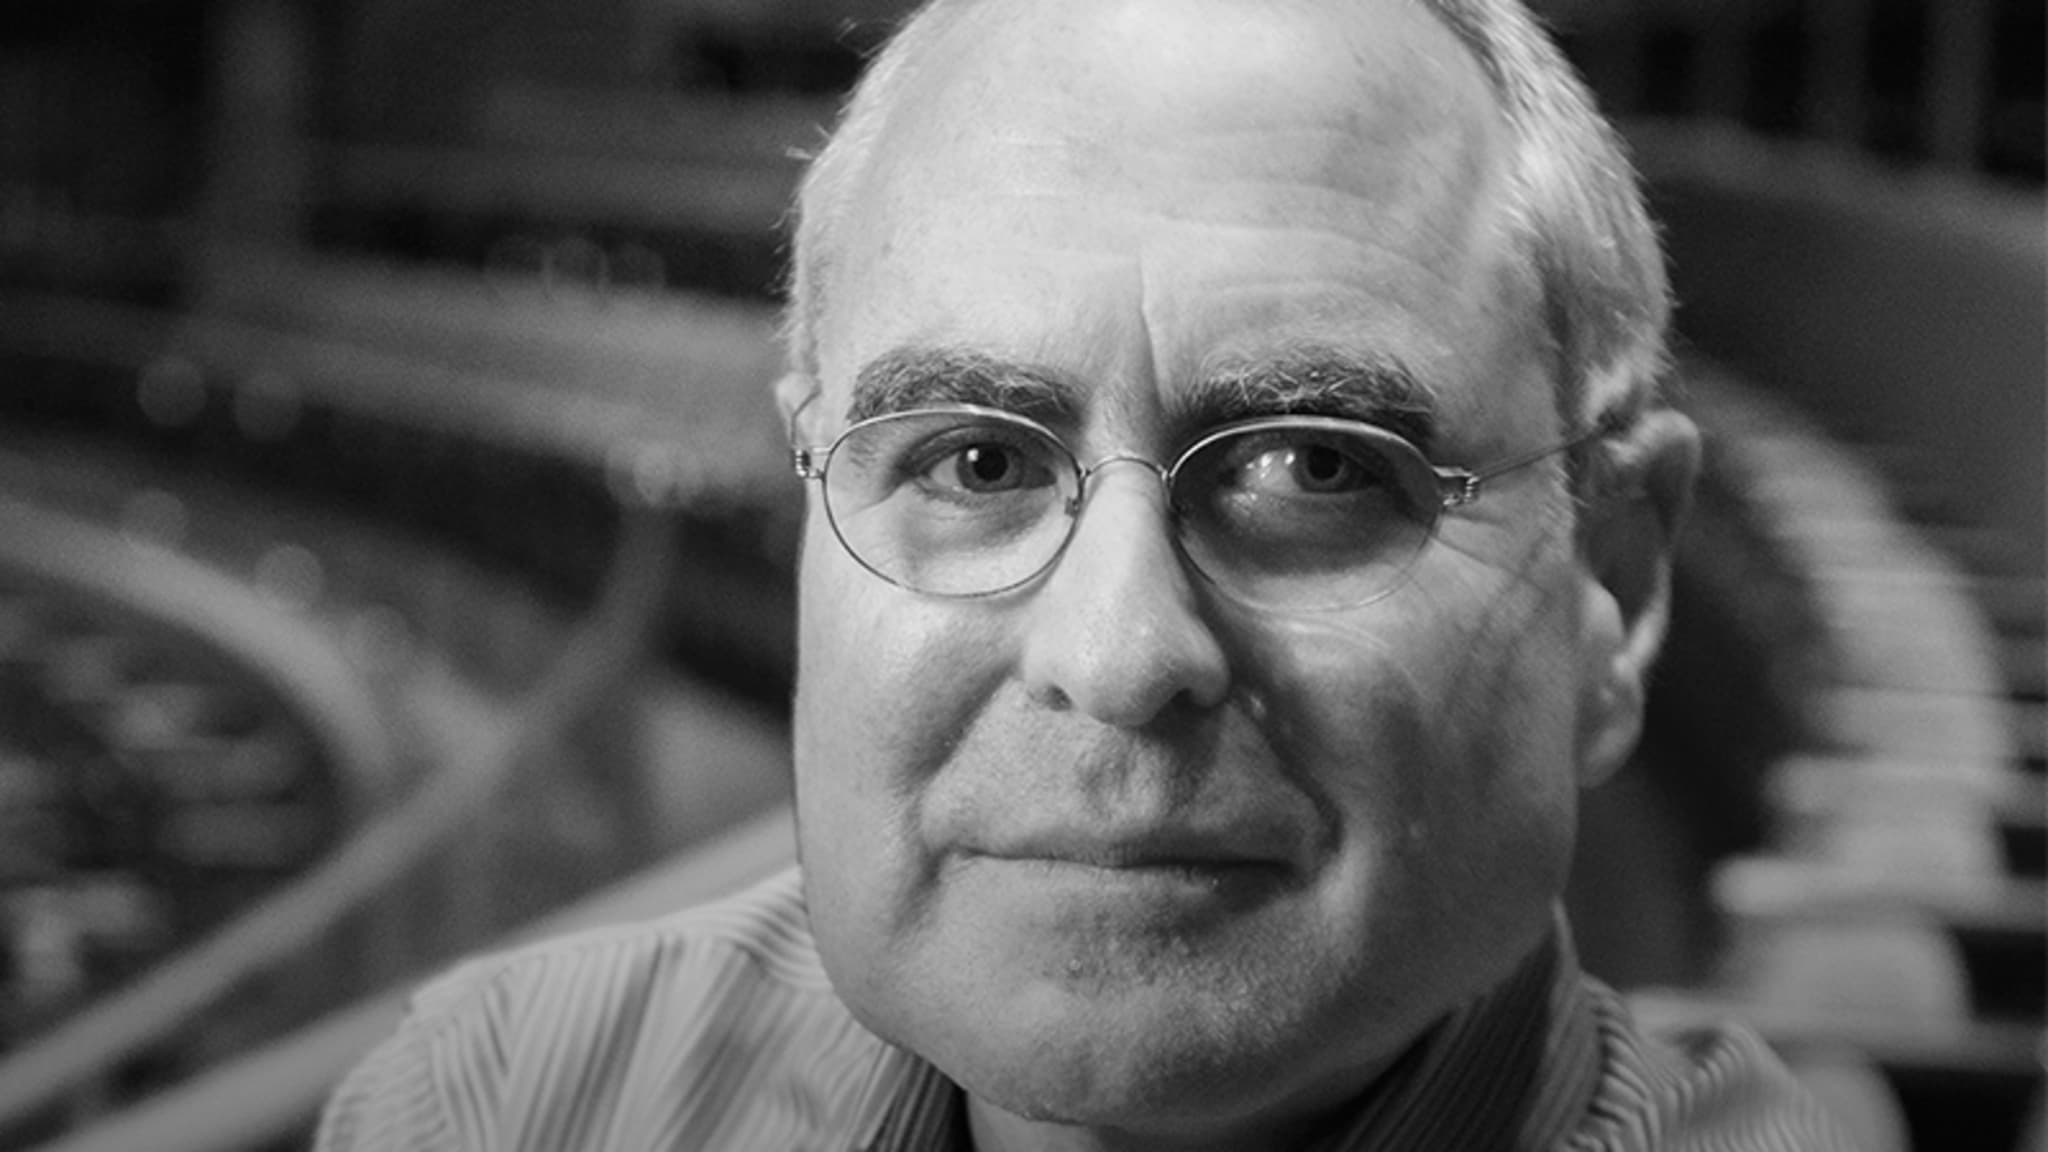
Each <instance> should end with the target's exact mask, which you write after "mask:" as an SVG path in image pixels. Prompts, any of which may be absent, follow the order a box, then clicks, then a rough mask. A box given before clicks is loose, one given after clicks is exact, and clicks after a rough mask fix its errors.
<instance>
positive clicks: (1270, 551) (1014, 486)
mask: <svg viewBox="0 0 2048 1152" xmlns="http://www.w3.org/2000/svg"><path fill="white" fill-rule="evenodd" d="M1609 430H1610V428H1609V427H1608V425H1606V424H1604V423H1603V424H1601V425H1598V426H1595V427H1594V428H1592V429H1591V430H1589V431H1588V432H1586V433H1584V434H1582V435H1579V436H1576V437H1573V438H1572V439H1569V440H1566V441H1564V442H1563V443H1560V444H1555V445H1552V446H1549V447H1546V448H1544V449H1542V450H1540V451H1536V452H1532V453H1529V454H1527V455H1523V456H1518V457H1516V458H1514V459H1511V460H1507V461H1504V462H1501V463H1498V464H1494V465H1491V466H1489V467H1486V468H1483V469H1479V470H1477V471H1468V470H1465V469H1462V468H1440V467H1437V466H1435V465H1432V464H1431V463H1430V462H1429V461H1428V460H1427V459H1425V458H1424V457H1423V455H1422V452H1421V451H1420V450H1419V449H1417V448H1416V447H1415V446H1414V445H1413V444H1411V443H1409V442H1408V441H1407V440H1405V439H1403V438H1402V437H1401V436H1399V435H1397V434H1395V433H1393V432H1390V431H1388V430H1386V429H1384V428H1380V427H1378V426H1375V425H1372V424H1367V423H1364V422H1361V421H1357V420H1346V419H1337V418H1332V417H1325V416H1269V417H1260V418H1257V419H1251V420H1242V421H1238V422H1236V423H1232V424H1226V425H1223V426H1221V427H1218V428H1215V429H1212V430H1210V431H1209V432H1207V433H1205V434H1204V435H1202V436H1201V437H1200V438H1198V439H1196V440H1195V441H1194V442H1193V443H1191V444H1189V445H1188V446H1187V448H1186V449H1184V450H1183V451H1182V452H1181V453H1180V455H1179V456H1177V457H1176V458H1175V459H1174V461H1173V463H1172V464H1171V465H1167V466H1161V465H1160V464H1158V463H1155V462H1153V461H1150V460H1145V459H1142V458H1140V457H1135V456H1127V455H1116V456H1110V457H1107V458H1105V459H1102V460H1098V461H1096V462H1095V463H1093V464H1090V465H1086V466H1084V465H1083V464H1082V463H1081V462H1080V461H1079V460H1078V459H1076V458H1075V456H1074V454H1073V452H1072V451H1071V450H1070V449H1069V448H1068V447H1067V446H1066V444H1065V442H1063V441H1062V440H1061V439H1060V438H1059V437H1058V436H1057V435H1055V434H1054V433H1053V432H1052V431H1051V430H1050V429H1048V428H1046V427H1045V426H1044V425H1042V424H1039V423H1038V422H1036V421H1034V420H1031V419H1028V418H1026V417H1023V416H1019V415H1017V414H1015V413H1012V412H1005V411H1002V410H999V409H993V408H983V407H978V406H973V405H951V406H945V407H936V408H920V409H915V410H912V411H905V412H891V413H887V414H885V415H881V416H875V417H871V418H869V419H866V420H861V421H859V422H857V423H855V424H853V425H852V426H851V427H849V428H847V429H846V431H844V432H842V433H840V434H839V437H838V438H837V439H836V440H834V441H833V442H832V443H831V444H830V445H829V446H826V447H824V448H805V447H801V446H796V447H792V448H791V450H790V455H791V459H792V462H793V464H794V465H795V468H796V472H797V475H798V476H800V477H802V478H804V479H806V480H815V481H817V482H818V483H819V485H820V486H821V488H822V489H823V493H824V500H825V514H826V517H827V518H828V519H829V520H830V522H831V525H832V530H833V533H834V534H835V535H837V536H838V538H839V542H840V544H841V545H843V546H844V547H845V548H846V551H847V553H848V554H849V555H851V556H852V557H853V558H854V559H855V560H857V561H859V562H860V564H861V565H862V566H863V567H865V568H867V569H868V570H869V571H870V572H873V573H874V574H875V575H876V576H879V577H881V578H882V579H884V580H887V581H889V582H890V583H892V584H896V585H899V586H901V587H904V588H907V589H910V590H912V591H915V592H919V593H923V594H925V595H930V596H941V597H954V598H960V597H975V596H992V595H996V594H998V593H1002V592H1007V591H1010V590H1012V589H1015V588H1017V587H1020V586H1022V585H1024V584H1027V583H1029V582H1031V581H1032V580H1034V579H1036V578H1037V577H1038V576H1040V575H1041V574H1043V573H1044V572H1045V571H1046V570H1047V569H1049V568H1051V567H1052V566H1053V564H1054V563H1055V562H1057V561H1058V559H1059V557H1060V554H1061V553H1062V552H1063V551H1064V550H1065V549H1066V546H1067V541H1068V540H1070V539H1072V537H1073V534H1074V529H1075V526H1076V524H1078V523H1079V519H1080V513H1081V510H1082V508H1083V506H1084V505H1085V503H1086V500H1087V491H1088V482H1089V480H1090V478H1091V477H1093V476H1094V475H1095V474H1096V473H1098V472H1100V471H1101V470H1102V469H1104V468H1105V467H1107V466H1108V465H1110V464H1114V463H1129V464H1135V465H1138V466H1140V467H1143V468H1145V469H1147V470H1149V471H1151V472H1153V473H1154V474H1155V475H1157V476H1158V477H1159V479H1160V481H1161V482H1162V483H1163V484H1164V485H1165V487H1166V492H1167V497H1168V506H1169V507H1170V508H1171V510H1172V516H1173V523H1174V530H1175V540H1176V543H1177V545H1178V547H1179V549H1180V552H1181V554H1182V555H1183V556H1185V557H1186V558H1187V560H1188V563H1189V564H1190V565H1191V566H1192V567H1193V568H1194V569H1195V571H1197V572H1199V573H1200V574H1201V575H1202V576H1203V577H1204V578H1206V579H1207V580H1209V581H1210V582H1211V583H1213V584H1215V585H1216V586H1217V587H1219V588H1221V589H1222V590H1224V591H1225V592H1226V593H1228V594H1229V595H1230V596H1232V597H1233V598H1235V599H1237V600H1239V601H1242V602H1244V603H1248V604H1252V605H1256V606H1260V607H1269V608H1278V609H1286V610H1296V611H1300V610H1311V611H1312V610H1323V609H1335V608H1345V607H1352V606H1356V605H1359V604H1364V603H1367V602H1370V601H1372V600H1375V599H1378V598H1379V597H1381V596H1384V595H1386V594H1387V593H1388V592H1391V591H1392V590H1394V589H1395V588H1396V587H1398V586H1399V585H1400V584H1401V582H1402V581H1403V580H1404V579H1405V578H1406V576H1407V574H1408V572H1409V570H1410V569H1411V568H1412V567H1413V565H1414V562H1415V559H1416V557H1418V556H1419V555H1421V553H1422V549H1423V547H1424V546H1425V545H1426V544H1427V543H1428V542H1429V540H1430V538H1431V537H1432V536H1433V535H1434V534H1435V532H1436V527H1437V524H1438V522H1439V520H1440V519H1441V518H1442V516H1443V513H1444V512H1445V511H1447V510H1449V509H1451V508H1456V507H1458V506H1460V505H1464V504H1469V503H1471V502H1472V501H1474V500H1476V499H1478V498H1479V495H1480V493H1481V490H1482V487H1483V486H1484V484H1485V483H1486V482H1487V481H1489V480H1491V479H1493V478H1495V477H1497V476H1500V475H1501V474H1503V473H1506V472H1511V471H1513V470H1515V469H1518V468H1522V467H1525V466H1527V465H1529V464H1533V463H1535V462H1536V461H1538V460H1541V459H1543V458H1545V457H1547V456H1551V455H1555V454H1557V453H1559V452H1564V451H1567V450H1569V449H1571V448H1574V447H1576V446H1578V445H1579V444H1582V443H1584V442H1585V441H1587V440H1589V439H1592V438H1593V437H1596V436H1599V435H1602V434H1604V433H1606V432H1607V431H1609Z"/></svg>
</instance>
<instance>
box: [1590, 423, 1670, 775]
mask: <svg viewBox="0 0 2048 1152" xmlns="http://www.w3.org/2000/svg"><path fill="white" fill-rule="evenodd" d="M1699 459H1700V441H1699V430H1698V429H1697V428H1695V427H1694V426H1693V423H1692V421H1691V420H1689V419H1687V418H1686V417H1685V416H1683V415H1681V414H1679V413H1677V412H1673V411H1670V410H1668V409H1654V410H1652V411H1649V412H1646V413H1644V414H1643V415H1642V416H1641V417H1640V418H1638V419H1637V420H1636V421H1635V422H1634V423H1633V424H1632V425H1630V426H1629V427H1628V428H1627V429H1625V430H1624V431H1622V432H1620V433H1618V434H1616V435H1614V436H1611V437H1608V438H1606V439H1604V440H1602V441H1599V442H1597V443H1596V444H1595V446H1594V449H1593V457H1592V458H1591V459H1590V460H1589V461H1588V467H1589V472H1588V473H1587V476H1586V481H1587V482H1586V484H1585V502H1584V505H1583V507H1582V508H1581V509H1580V512H1579V531H1578V544H1579V557H1580V562H1581V564H1582V565H1583V568H1582V581H1583V588H1582V591H1583V595H1584V603H1583V605H1582V613H1581V649H1580V661H1581V663H1580V668H1579V726H1578V740H1579V749H1578V751H1579V782H1580V785H1581V786H1582V787H1591V786H1593V785H1594V784H1598V783H1600V782H1601V781H1602V780H1605V779H1606V778H1607V777H1608V776H1610V775H1612V774H1613V772H1614V770H1615V769H1617V768H1619V767H1621V765H1622V764H1623V763H1624V762H1625V761H1626V760H1627V759H1628V756H1629V754H1630V753H1631V752H1632V751H1634V750H1635V745H1636V740H1637V738H1638V737H1640V736H1641V735H1642V728H1643V700H1644V696H1645V693H1646V691H1647V688H1648V680H1649V674H1650V667H1651V665H1653V664H1654V663H1656V660H1657V653H1658V651H1659V650H1660V649H1661V648H1662V647H1663V644H1664V630H1665V625H1666V624H1667V623H1668V621H1669V619H1670V611H1671V550H1672V543H1673V540H1674V539H1675V538H1676V536H1677V534H1678V528H1679V525H1680V523H1681V522H1683V520H1684V519H1685V512H1686V508H1687V506H1688V505H1689V504H1690V503H1691V499H1692V486H1693V480H1694V478H1695V477H1696V476H1697V475H1698V472H1699Z"/></svg>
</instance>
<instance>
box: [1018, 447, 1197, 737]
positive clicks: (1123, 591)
mask: <svg viewBox="0 0 2048 1152" xmlns="http://www.w3.org/2000/svg"><path fill="white" fill-rule="evenodd" d="M1130 463H1132V464H1135V465H1138V466H1137V467H1118V468H1114V469H1109V470H1104V465H1100V464H1098V465H1097V470H1096V471H1095V472H1094V474H1093V475H1092V476H1091V477H1090V480H1089V484H1088V487H1087V491H1086V493H1085V498H1084V503H1083V506H1082V507H1081V509H1080V510H1079V511H1078V512H1077V513H1076V514H1077V515H1078V516H1079V517H1080V522H1079V523H1078V524H1076V525H1075V527H1074V535H1073V537H1072V538H1071V539H1070V540H1068V541H1067V548H1066V551H1065V552H1064V553H1063V554H1062V555H1061V557H1060V561H1059V564H1058V565H1057V566H1055V567H1054V568H1053V570H1052V571H1051V572H1050V573H1048V574H1047V575H1046V577H1045V583H1044V584H1043V585H1042V586H1041V587H1040V589H1039V591H1038V594H1037V595H1036V596H1034V597H1033V598H1032V605H1031V615H1030V617H1029V619H1028V621H1027V623H1026V628H1027V632H1026V635H1025V637H1024V642H1023V668H1022V675H1023V677H1024V681H1025V686H1026V688H1027V689H1028V690H1029V691H1030V693H1031V695H1032V698H1033V699H1035V700H1038V701H1039V702H1041V703H1043V704H1045V705H1047V706H1049V707H1053V708H1061V709H1065V708H1072V709H1074V710H1076V711H1079V712H1082V713H1084V714H1086V715H1088V716H1091V717H1093V718H1095V719H1097V720H1099V721H1101V722H1103V723H1105V724H1110V725H1114V726H1116V727H1120V728H1141V727H1144V726H1145V725H1147V724H1150V723H1152V722H1153V721H1154V720H1156V719H1158V718H1160V717H1161V716H1162V715H1163V714H1165V713H1167V712H1168V711H1169V710H1172V709H1176V708H1183V709H1189V710H1194V711H1200V710H1206V709H1210V708H1214V707H1216V706H1217V705H1219V704H1221V703H1222V702H1223V700H1224V698H1225V696H1226V695H1227V694H1228V693H1229V689H1230V665H1229V661H1228V659H1227V657H1226V655H1225V653H1224V649H1223V645H1222V644H1221V642H1220V641H1219V640H1218V638H1217V635H1216V633H1215V632H1214V630H1213V629H1212V627H1211V625H1210V624H1209V622H1208V621H1207V620H1205V619H1204V617H1203V615H1202V612H1201V610H1200V605H1199V603H1198V601H1197V599H1196V596H1195V588H1194V586H1193V584H1192V582H1191V581H1192V580H1193V579H1194V578H1193V577H1192V576H1191V575H1190V573H1189V572H1188V571H1187V569H1186V568H1185V567H1184V566H1183V564H1182V561H1181V557H1180V554H1179V552H1178V551H1177V550H1176V549H1175V548H1174V546H1173V538H1172V524H1171V520H1170V518H1169V513H1168V510H1167V506H1166V491H1165V486H1164V485H1162V484H1160V483H1159V482H1158V478H1157V474H1156V472H1153V471H1152V466H1151V465H1150V464H1147V463H1145V462H1143V461H1136V460H1133V461H1130ZM1148 472H1150V473H1151V474H1149V475H1148Z"/></svg>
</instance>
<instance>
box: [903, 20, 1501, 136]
mask: <svg viewBox="0 0 2048 1152" xmlns="http://www.w3.org/2000/svg"><path fill="white" fill-rule="evenodd" d="M1490 105H1491V92H1490V89H1489V88H1488V87H1487V84H1486V81H1485V76H1484V73H1483V72H1482V71H1481V69H1480V68H1479V65H1478V62H1477V61H1476V60H1475V59H1473V58H1472V56H1471V54H1470V53H1469V52H1468V51H1467V50H1466V49H1465V47H1464V45H1463V43H1462V42H1461V41H1460V40H1459V39H1458V38H1457V36H1456V35H1454V34H1453V33H1452V32H1451V30H1450V29H1449V28H1448V27H1447V26H1445V25H1444V24H1443V23H1442V22H1441V21H1440V20H1438V19H1437V17H1436V16H1435V15H1434V14H1433V13H1432V12H1430V11H1429V10H1428V9H1427V8H1426V7H1425V6H1424V5H1423V4H1421V3H1420V2H1419V0H1034V2H1031V3H1023V2H1019V0H994V2H992V3H983V4H976V5H970V6H966V8H965V10H964V11H963V12H962V13H961V14H960V15H959V16H958V18H957V19H955V20H954V21H953V22H952V23H951V24H950V26H949V27H948V29H947V31H946V33H945V34H944V35H943V36H942V37H940V38H939V39H938V40H937V41H936V42H935V43H933V44H931V45H930V46H929V50H928V51H926V52H924V53H923V54H922V55H921V56H920V57H919V58H916V59H914V60H913V61H912V62H911V64H910V66H909V67H908V68H907V69H906V71H905V76H904V84H903V90H902V93H901V98H900V101H899V106H900V107H903V108H906V109H909V110H910V115H908V116H905V117H897V118H896V120H895V123H894V124H893V125H892V128H897V129H901V128H903V127H909V128H910V129H911V131H910V132H909V133H904V134H903V135H901V136H899V137H898V139H897V140H896V141H894V142H895V143H899V144H901V145H904V146H907V147H908V148H910V149H911V150H913V151H914V150H916V149H917V148H918V147H919V146H920V145H923V146H935V145H936V146H941V147H944V146H957V145H959V144H961V143H963V142H970V143H971V142H972V140H973V139H975V138H977V136H978V135H979V133H976V132H975V128H976V127H977V126H985V125H987V124H988V123H989V121H991V120H993V121H994V122H996V123H997V124H1000V125H1003V126H1005V127H1008V128H1009V129H1011V130H1015V131H1023V132H1029V131H1031V130H1032V129H1033V128H1034V127H1045V128H1049V129H1051V130H1052V131H1054V132H1057V133H1059V134H1061V135H1064V136H1067V137H1070V138H1071V137H1075V136H1079V135H1082V134H1085V133H1087V132H1089V131H1090V130H1091V129H1092V130H1094V131H1095V132H1098V133H1100V134H1102V135H1103V136H1104V137H1105V138H1107V139H1111V140H1114V139H1115V138H1117V137H1119V136H1125V135H1133V136H1135V135H1138V134H1141V133H1145V132H1153V133H1169V132H1173V131H1175V130H1176V129H1182V130H1192V131H1197V132H1203V133H1215V134H1228V133H1232V132H1239V131H1242V132H1258V131H1262V130H1276V129H1277V130H1281V131H1285V130H1288V129H1289V128H1290V127H1294V126H1299V125H1301V124H1303V123H1305V122H1315V121H1323V122H1326V125H1327V126H1331V127H1339V128H1343V129H1348V130H1350V131H1353V132H1356V133H1357V134H1359V135H1360V136H1361V137H1363V138H1364V139H1365V140H1366V141H1370V140H1372V139H1374V138H1386V137H1389V136H1398V134H1400V133H1402V132H1404V131H1435V130H1441V128H1442V126H1443V124H1444V123H1446V122H1454V121H1457V120H1460V119H1469V118H1472V117H1474V116H1475V115H1478V114H1480V113H1482V112H1483V110H1485V109H1487V108H1488V107H1489V106H1490ZM1090 110H1093V111H1095V112H1096V113H1098V115H1096V116H1095V117H1092V118H1091V117H1089V116H1088V115H1087V113H1088V112H1089V111H1090ZM1041 116H1042V117H1044V118H1045V120H1044V121H1043V122H1041V121H1040V120H1039V117H1041ZM919 129H924V130H928V132H929V136H928V137H927V138H926V139H922V140H920V139H917V138H916V134H917V132H918V130H919ZM963 133H965V135H963ZM1120 142H1123V143H1129V141H1120ZM888 143H890V141H887V140H886V139H885V146H886V145H887V144H888Z"/></svg>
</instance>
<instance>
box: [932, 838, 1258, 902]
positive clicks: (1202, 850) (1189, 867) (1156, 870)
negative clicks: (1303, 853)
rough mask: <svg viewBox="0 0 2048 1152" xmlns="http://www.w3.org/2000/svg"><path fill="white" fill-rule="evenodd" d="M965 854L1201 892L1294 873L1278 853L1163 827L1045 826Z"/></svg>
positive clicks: (1064, 874) (1073, 875) (1083, 877)
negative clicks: (1137, 830)
mask: <svg viewBox="0 0 2048 1152" xmlns="http://www.w3.org/2000/svg"><path fill="white" fill-rule="evenodd" d="M968 856H969V858H976V857H978V858H980V859H983V860H986V861H991V862H995V863H1002V864H1015V865H1024V866H1026V867H1028V868H1030V869H1032V870H1034V871H1037V872H1040V873H1043V874H1045V875H1047V876H1049V877H1056V878H1059V879H1063V880H1067V881H1073V882H1081V883H1090V882H1092V883H1097V884H1103V885H1109V886H1118V887H1129V886H1136V887H1141V888H1157V889H1175V888H1186V889H1195V890H1201V891H1208V892H1222V891H1224V890H1226V889H1239V888H1242V887H1244V886H1246V885H1247V884H1257V885H1261V886H1263V885H1266V884H1272V883H1276V882H1281V881H1285V880H1287V879H1288V878H1290V877H1291V876H1292V875H1293V873H1294V871H1295V869H1294V866H1293V864H1292V863H1291V862H1290V861H1289V860H1288V859H1287V858H1286V857H1285V856H1283V855H1281V854H1280V853H1277V852H1274V851H1270V850H1261V848H1260V847H1259V846H1256V845H1254V844H1250V843H1242V842H1237V841H1234V840H1232V839H1229V838H1223V837H1217V836H1208V835H1199V834H1192V833H1181V832H1164V831H1162V832H1148V833H1144V834H1137V835H1124V836H1115V835H1102V834H1099V833H1097V834H1090V833H1086V832H1082V831H1045V832H1040V833H1037V834H1034V835H1030V836H1024V837H1020V838H1018V839H1016V840H1014V841H1009V842H1005V843H1002V844H999V845H992V846H990V847H988V848H987V849H985V850H981V851H977V852H971V853H969V854H968Z"/></svg>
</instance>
